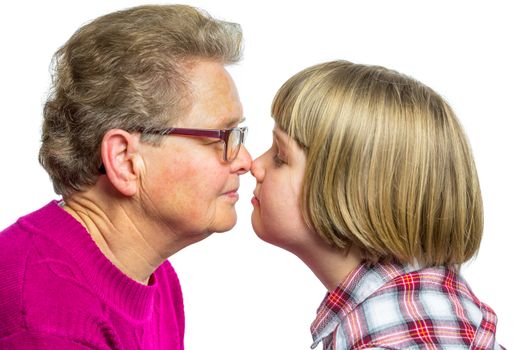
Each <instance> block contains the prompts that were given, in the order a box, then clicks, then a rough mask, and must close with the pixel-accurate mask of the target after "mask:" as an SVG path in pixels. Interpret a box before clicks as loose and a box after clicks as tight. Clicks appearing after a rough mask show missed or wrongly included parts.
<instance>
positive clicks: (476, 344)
mask: <svg viewBox="0 0 525 350" xmlns="http://www.w3.org/2000/svg"><path fill="white" fill-rule="evenodd" d="M496 322H497V318H496V315H495V314H494V312H493V311H492V309H490V307H488V306H487V305H485V304H483V303H482V302H480V301H479V300H478V299H477V298H476V296H475V295H474V294H473V293H472V291H471V290H470V288H469V286H468V285H467V283H466V282H465V281H464V280H463V279H462V278H461V276H459V275H458V274H456V273H455V272H454V271H452V270H450V269H447V268H444V267H433V268H425V269H421V270H418V269H417V268H415V267H413V266H401V265H395V264H377V265H375V266H372V267H367V266H366V265H360V266H359V267H358V268H356V269H355V270H354V271H353V272H352V273H350V275H348V277H347V278H346V279H345V281H344V282H343V283H342V284H341V285H339V286H338V287H337V288H336V289H335V290H334V291H333V292H331V293H328V294H327V295H326V297H325V299H324V300H323V302H322V303H321V306H320V307H319V309H318V311H317V317H316V319H315V321H314V322H313V324H312V327H311V331H312V336H313V340H314V343H313V345H312V349H313V348H315V347H316V346H317V345H318V344H319V343H320V342H321V341H322V342H323V345H324V349H330V350H347V349H356V350H357V349H454V350H456V349H458V350H459V349H471V350H481V349H504V348H503V347H500V346H499V345H498V344H497V343H496V341H495V333H496Z"/></svg>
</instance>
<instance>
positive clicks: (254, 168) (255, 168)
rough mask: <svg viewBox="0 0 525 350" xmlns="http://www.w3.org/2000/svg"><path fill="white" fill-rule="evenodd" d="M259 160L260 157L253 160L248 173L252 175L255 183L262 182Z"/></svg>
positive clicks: (262, 171) (262, 172)
mask: <svg viewBox="0 0 525 350" xmlns="http://www.w3.org/2000/svg"><path fill="white" fill-rule="evenodd" d="M261 158H262V156H261V157H259V158H257V159H255V160H254V161H253V162H252V168H251V169H250V172H251V173H252V175H253V177H255V180H257V182H262V180H263V178H264V168H263V164H262V160H261Z"/></svg>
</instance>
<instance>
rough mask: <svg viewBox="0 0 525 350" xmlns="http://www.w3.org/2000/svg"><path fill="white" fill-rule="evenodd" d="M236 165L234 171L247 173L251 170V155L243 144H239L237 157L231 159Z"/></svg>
mask: <svg viewBox="0 0 525 350" xmlns="http://www.w3.org/2000/svg"><path fill="white" fill-rule="evenodd" d="M233 162H234V163H235V164H234V166H235V167H236V169H235V170H236V172H238V173H240V174H244V173H247V172H248V171H250V170H251V167H252V156H251V155H250V152H248V150H247V149H246V147H244V145H241V149H240V150H239V154H237V158H235V160H234V161H233Z"/></svg>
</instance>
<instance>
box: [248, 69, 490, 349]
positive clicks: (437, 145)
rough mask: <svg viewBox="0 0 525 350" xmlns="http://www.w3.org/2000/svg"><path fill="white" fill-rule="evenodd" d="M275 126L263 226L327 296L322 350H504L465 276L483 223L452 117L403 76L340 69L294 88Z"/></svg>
mask: <svg viewBox="0 0 525 350" xmlns="http://www.w3.org/2000/svg"><path fill="white" fill-rule="evenodd" d="M272 115H273V118H274V119H275V128H274V130H273V145H272V147H271V148H270V149H269V150H268V151H267V152H266V153H264V154H263V155H262V156H260V157H259V158H257V159H256V160H255V161H254V162H253V165H252V169H251V171H252V174H253V176H254V177H255V178H256V181H257V184H256V188H255V191H254V198H253V199H252V204H253V205H254V210H253V214H252V224H253V227H254V230H255V232H256V233H257V235H258V236H259V237H260V238H261V239H263V240H265V241H266V242H269V243H271V244H274V245H276V246H279V247H282V248H284V249H286V250H288V251H290V252H292V253H293V254H295V255H297V256H298V257H299V258H300V259H301V260H302V261H304V263H305V264H306V265H307V266H308V267H309V268H310V269H311V270H312V271H313V272H314V273H315V275H316V276H317V277H318V278H319V280H320V281H321V282H322V283H323V284H324V285H325V287H326V288H327V290H328V291H329V292H328V293H327V295H326V297H325V299H324V300H323V302H322V303H321V305H320V307H319V309H318V312H317V318H316V319H315V321H314V322H313V324H312V327H311V331H312V336H313V341H314V343H313V345H312V348H314V347H316V346H317V345H318V344H319V343H320V342H322V343H323V345H324V349H337V350H341V349H372V348H374V349H500V346H499V345H498V344H497V342H496V340H495V332H496V322H497V319H496V315H495V314H494V312H493V311H492V309H490V307H488V306H487V305H485V304H483V303H482V302H480V301H479V300H478V299H477V298H476V296H475V295H474V294H473V292H472V291H471V290H470V288H469V286H468V284H467V283H466V282H465V280H464V279H463V278H462V277H461V275H460V273H459V271H460V266H461V264H462V263H464V262H466V261H467V260H469V259H470V258H472V257H473V256H474V255H475V254H476V252H477V251H478V248H479V245H480V240H481V234H482V229H483V213H482V201H481V194H480V188H479V184H478V178H477V174H476V168H475V165H474V161H473V157H472V154H471V151H470V149H469V145H468V142H467V139H466V137H465V134H464V133H463V130H462V129H461V126H460V124H459V122H458V120H457V119H456V117H455V115H454V112H453V111H452V109H451V108H450V107H449V106H448V105H447V103H446V102H445V101H444V100H443V99H442V98H441V97H440V96H439V95H438V94H437V93H435V92H434V91H433V90H431V89H430V88H428V87H427V86H425V85H423V84H421V83H420V82H418V81H416V80H414V79H411V78H409V77H407V76H405V75H402V74H399V73H397V72H395V71H392V70H388V69H385V68H383V67H378V66H367V65H359V64H353V63H350V62H345V61H336V62H328V63H324V64H320V65H316V66H313V67H310V68H307V69H305V70H303V71H301V72H299V73H298V74H296V75H295V76H293V77H292V78H290V79H289V80H288V81H287V82H286V83H285V84H284V85H283V86H282V87H281V89H280V90H279V91H278V93H277V95H276V97H275V99H274V102H273V106H272Z"/></svg>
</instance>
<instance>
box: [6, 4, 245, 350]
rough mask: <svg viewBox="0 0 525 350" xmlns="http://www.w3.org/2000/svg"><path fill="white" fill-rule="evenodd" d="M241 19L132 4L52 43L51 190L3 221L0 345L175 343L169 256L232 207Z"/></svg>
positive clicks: (47, 155)
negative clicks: (8, 222)
mask: <svg viewBox="0 0 525 350" xmlns="http://www.w3.org/2000/svg"><path fill="white" fill-rule="evenodd" d="M240 47H241V32H240V29H239V28H238V26H236V25H233V24H230V23H226V22H221V21H217V20H215V19H213V18H211V17H209V16H208V15H206V14H205V13H203V12H201V11H198V10H196V9H194V8H191V7H189V6H143V7H136V8H132V9H128V10H125V11H120V12H115V13H111V14H108V15H106V16H103V17H100V18H98V19H96V20H94V21H92V22H91V23H89V24H87V25H85V26H83V27H82V28H80V29H79V30H78V31H77V32H76V33H75V34H74V35H73V36H72V37H71V39H70V40H69V41H68V42H67V43H66V44H65V45H64V46H63V47H62V48H60V49H59V50H58V52H57V53H56V55H55V69H56V72H55V75H54V79H53V86H52V94H51V96H50V98H49V100H48V101H47V103H46V104H45V108H44V125H43V132H42V147H41V150H40V157H39V159H40V162H41V164H42V165H43V167H44V168H45V169H46V170H47V172H48V173H49V175H50V177H51V180H52V182H53V186H54V188H55V191H56V192H57V193H58V194H59V195H61V196H62V198H63V199H62V200H61V201H52V202H50V203H49V204H47V205H46V206H45V207H43V208H41V209H39V210H37V211H35V212H34V213H31V214H29V215H27V216H24V217H22V218H20V219H19V220H18V221H17V222H16V223H15V224H13V225H12V226H10V227H8V228H7V229H5V230H4V231H3V232H2V233H1V234H0V250H1V251H2V254H1V256H0V266H2V268H3V270H4V274H3V278H2V281H1V282H0V320H1V323H0V348H2V349H27V348H39V349H42V348H46V349H48V348H49V349H64V348H67V349H86V348H97V349H168V348H169V349H182V348H183V337H184V310H183V302H182V294H181V289H180V285H179V282H178V279H177V275H176V273H175V271H174V270H173V268H172V267H171V265H170V264H169V262H168V261H167V259H168V257H170V256H171V255H173V254H174V253H176V252H177V251H179V250H181V249H182V248H184V247H186V246H188V245H190V244H192V243H195V242H198V241H200V240H202V239H204V238H206V237H207V236H209V235H210V234H212V233H213V232H221V231H226V230H229V229H231V228H232V227H233V225H234V224H235V222H236V213H235V207H234V205H235V203H236V201H237V200H238V194H237V189H238V187H239V175H241V174H244V173H246V172H247V171H248V170H249V169H250V166H251V158H250V155H249V154H248V152H247V151H246V149H245V148H244V147H243V141H244V137H245V134H246V128H244V127H239V123H241V122H242V121H243V116H242V106H241V103H240V101H239V97H238V94H237V91H236V88H235V85H234V83H233V81H232V79H231V77H230V75H229V74H228V73H227V71H226V70H225V68H224V65H225V64H229V63H232V62H236V61H238V60H239V57H240Z"/></svg>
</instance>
